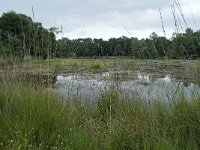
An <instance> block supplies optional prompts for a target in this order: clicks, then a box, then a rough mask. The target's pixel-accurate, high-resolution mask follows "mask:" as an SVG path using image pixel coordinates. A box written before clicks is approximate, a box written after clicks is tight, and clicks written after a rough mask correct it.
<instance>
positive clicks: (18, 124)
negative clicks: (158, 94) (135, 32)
mask: <svg viewBox="0 0 200 150" xmlns="http://www.w3.org/2000/svg"><path fill="white" fill-rule="evenodd" d="M199 108H200V97H196V98H194V99H192V100H191V101H188V100H186V99H185V98H184V97H183V96H180V97H179V98H177V99H176V100H173V101H172V102H170V103H169V104H168V105H166V104H164V103H162V102H161V101H153V102H151V104H150V103H147V102H144V101H142V100H132V99H120V98H119V97H118V95H117V92H116V91H110V92H106V93H103V94H102V96H101V98H100V99H99V101H98V102H94V104H92V105H91V104H87V103H84V102H82V101H80V100H77V99H73V100H69V101H66V102H62V101H59V99H58V98H57V97H56V96H55V95H53V94H50V93H49V92H47V90H45V89H43V88H42V87H38V88H32V87H30V86H24V85H20V84H16V85H14V84H13V83H12V84H10V83H9V82H7V83H2V84H1V85H0V149H8V150H16V149H67V150H68V149H80V150H83V149H91V150H94V149H102V150H103V149H158V150H160V149H169V150H173V149H199V148H200V134H199V133H200V109H199Z"/></svg>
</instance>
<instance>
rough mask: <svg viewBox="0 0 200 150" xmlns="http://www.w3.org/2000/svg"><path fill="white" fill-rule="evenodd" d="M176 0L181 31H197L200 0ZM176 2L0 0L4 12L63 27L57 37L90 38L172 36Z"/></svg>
mask: <svg viewBox="0 0 200 150" xmlns="http://www.w3.org/2000/svg"><path fill="white" fill-rule="evenodd" d="M176 1H178V2H179V4H180V6H179V7H178V6H177V5H176V3H174V4H175V5H174V6H175V7H174V8H175V11H174V12H175V13H174V14H175V17H176V20H177V24H179V29H180V31H179V32H183V31H184V30H185V29H186V28H187V27H190V28H192V29H193V30H194V31H196V30H198V29H200V9H199V8H200V0H176ZM173 2H174V0H152V1H150V0H28V1H27V0H0V15H2V14H3V13H5V12H8V11H11V10H13V11H15V12H17V13H23V14H26V15H27V16H30V17H32V18H33V20H34V21H35V22H41V23H42V24H43V27H45V28H50V27H58V28H59V29H60V30H62V33H59V34H57V38H61V37H67V38H70V39H76V38H88V37H90V38H103V39H105V40H107V39H109V38H112V37H115V38H118V37H120V36H127V37H138V38H139V39H141V38H148V37H149V36H150V34H151V33H152V32H156V33H157V34H158V35H159V36H165V33H166V36H167V37H168V38H170V37H171V35H172V33H173V32H175V31H176V30H175V21H174V15H173V13H172V9H171V6H172V5H173ZM32 8H33V9H32ZM159 9H160V12H161V16H162V21H163V23H162V21H161V17H160V12H159ZM32 10H33V11H32ZM173 10H174V9H173ZM33 12H34V15H33ZM33 16H34V17H33ZM183 18H184V19H183ZM184 20H185V22H184ZM61 26H62V27H61ZM162 26H163V27H164V30H165V32H164V31H163V28H162Z"/></svg>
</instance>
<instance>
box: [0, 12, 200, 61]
mask: <svg viewBox="0 0 200 150" xmlns="http://www.w3.org/2000/svg"><path fill="white" fill-rule="evenodd" d="M60 32H62V31H60V29H59V28H57V27H51V28H50V29H45V28H44V27H43V26H42V23H40V22H34V21H33V20H32V18H31V17H29V16H26V15H24V14H18V13H16V12H14V11H9V12H6V13H3V15H2V16H1V17H0V55H1V56H3V57H19V58H24V57H26V58H27V57H30V56H31V57H34V58H40V59H46V58H69V57H82V56H87V57H98V56H131V57H133V58H136V59H158V58H159V59H165V58H167V59H196V58H198V57H199V56H200V30H198V31H193V30H192V29H191V28H187V29H186V30H185V32H184V33H173V35H172V36H171V38H167V37H164V36H158V35H157V34H156V33H155V32H153V33H152V34H151V35H150V36H149V38H143V39H138V38H137V37H131V38H130V37H126V36H122V37H119V38H110V39H109V40H103V39H91V38H78V39H69V38H67V37H62V38H61V39H56V35H57V34H59V33H60Z"/></svg>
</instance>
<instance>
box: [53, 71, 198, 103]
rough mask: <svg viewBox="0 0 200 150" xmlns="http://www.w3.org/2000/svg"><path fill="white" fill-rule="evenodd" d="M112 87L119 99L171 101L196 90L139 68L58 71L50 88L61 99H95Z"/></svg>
mask: <svg viewBox="0 0 200 150" xmlns="http://www.w3.org/2000/svg"><path fill="white" fill-rule="evenodd" d="M111 89H115V90H117V91H118V93H119V95H120V96H121V97H123V98H127V97H129V98H141V99H144V100H153V99H161V100H171V99H173V98H174V97H176V96H178V95H180V93H183V94H184V95H185V96H186V97H187V98H192V96H194V95H195V94H199V93H200V87H199V85H197V84H195V83H192V82H191V83H190V82H189V83H188V82H185V81H181V80H176V79H175V78H174V77H173V76H172V75H170V74H164V73H157V72H151V73H147V72H141V71H108V72H102V73H97V74H70V73H68V74H60V75H58V76H57V81H56V83H55V86H54V89H53V90H54V91H55V92H56V93H58V94H59V95H60V96H62V97H63V98H64V99H67V98H71V97H77V98H79V99H81V100H84V101H93V100H97V99H98V98H99V97H100V96H101V94H102V93H103V92H105V91H109V90H111Z"/></svg>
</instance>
